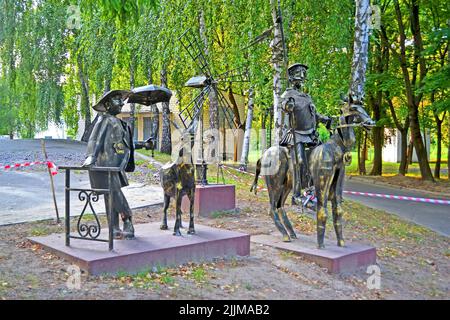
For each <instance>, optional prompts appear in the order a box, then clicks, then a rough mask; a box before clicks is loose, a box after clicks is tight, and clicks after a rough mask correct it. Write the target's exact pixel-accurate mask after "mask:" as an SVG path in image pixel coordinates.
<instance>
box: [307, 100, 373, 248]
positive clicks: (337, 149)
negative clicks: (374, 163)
mask: <svg viewBox="0 0 450 320" xmlns="http://www.w3.org/2000/svg"><path fill="white" fill-rule="evenodd" d="M374 125H375V122H374V121H373V120H372V119H371V118H370V117H369V116H368V115H367V113H366V111H365V110H364V108H363V107H362V104H358V103H353V102H352V101H350V102H349V103H348V104H345V105H344V106H343V107H342V109H341V116H340V117H339V124H338V126H337V127H336V128H335V129H334V132H333V135H332V136H331V138H330V139H329V140H328V141H327V142H326V143H324V144H322V145H320V146H318V147H316V148H315V149H313V150H312V152H311V155H310V157H309V171H310V173H311V176H312V180H313V184H314V189H315V196H316V198H317V206H316V214H317V243H318V247H319V248H324V247H325V245H324V238H325V225H326V222H327V217H328V208H327V203H328V200H330V201H331V208H332V214H333V224H334V229H335V231H336V237H337V245H338V246H340V247H342V246H344V238H343V236H342V215H343V210H342V208H341V203H342V192H343V187H344V177H345V165H346V164H349V163H350V162H351V153H350V151H351V150H352V148H353V146H354V145H355V142H356V138H355V131H354V129H353V128H354V127H355V126H362V127H363V128H365V129H366V130H369V129H370V128H371V127H372V126H374Z"/></svg>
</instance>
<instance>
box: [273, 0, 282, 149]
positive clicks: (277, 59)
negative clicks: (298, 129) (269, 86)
mask: <svg viewBox="0 0 450 320" xmlns="http://www.w3.org/2000/svg"><path fill="white" fill-rule="evenodd" d="M270 7H271V10H272V20H273V26H274V28H273V39H272V41H271V42H270V48H271V49H272V65H273V69H274V74H273V120H274V127H273V130H274V139H273V145H278V144H279V142H280V140H281V135H282V130H281V129H282V124H281V90H282V88H281V75H282V71H283V59H284V55H283V39H282V36H281V25H280V23H279V19H278V10H277V2H276V0H270Z"/></svg>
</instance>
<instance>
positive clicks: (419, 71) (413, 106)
mask: <svg viewBox="0 0 450 320" xmlns="http://www.w3.org/2000/svg"><path fill="white" fill-rule="evenodd" d="M394 7H395V15H396V19H397V25H398V32H399V46H400V52H398V51H397V50H396V48H395V47H394V46H389V48H390V49H391V51H392V53H393V55H394V56H396V57H397V58H398V59H399V61H400V66H401V71H402V74H403V79H404V84H405V92H406V97H407V104H408V110H409V121H410V128H411V136H412V140H413V144H414V149H415V150H416V154H417V158H418V160H419V167H420V173H421V175H422V179H424V180H430V181H434V179H433V175H432V173H431V169H430V165H429V163H428V157H427V151H426V149H425V146H424V143H423V139H422V135H421V130H420V124H419V104H420V101H421V100H422V97H423V94H422V93H416V92H415V90H414V89H415V87H416V86H420V85H422V81H423V80H424V78H425V76H426V73H427V69H426V64H425V59H424V57H423V55H422V52H423V41H422V34H421V30H420V20H419V2H418V1H417V0H411V3H410V4H407V5H406V8H407V10H408V14H409V19H410V21H409V23H410V26H411V34H412V37H413V39H414V45H413V63H412V65H411V69H412V70H411V71H410V69H409V68H408V61H407V55H406V39H407V37H406V30H405V23H404V21H403V13H402V11H401V8H400V4H399V2H398V0H394Z"/></svg>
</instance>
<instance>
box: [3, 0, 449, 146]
mask: <svg viewBox="0 0 450 320" xmlns="http://www.w3.org/2000/svg"><path fill="white" fill-rule="evenodd" d="M373 4H376V5H379V6H380V7H381V13H382V16H381V22H382V27H383V28H384V30H385V32H386V35H387V37H388V39H389V40H390V41H391V42H392V43H390V44H389V45H393V46H394V47H395V46H397V48H398V39H397V38H398V37H397V36H396V35H398V25H397V21H396V15H395V10H394V5H393V3H392V1H388V0H380V1H374V2H373ZM70 5H75V6H77V7H78V8H79V9H80V14H81V16H80V19H81V28H80V29H76V28H75V29H70V28H69V27H68V25H67V19H68V17H69V16H68V15H69V12H68V11H67V9H68V8H69V6H70ZM0 9H1V10H0V90H1V92H2V94H1V96H0V134H10V133H19V134H20V135H21V136H22V137H33V135H34V133H35V132H36V131H38V130H43V129H45V128H46V127H47V124H48V123H49V122H55V123H59V122H61V121H64V122H65V123H66V125H67V126H68V127H69V136H71V137H75V135H76V132H77V127H78V120H79V118H80V116H85V114H86V111H89V106H87V110H86V109H85V107H86V106H84V104H83V103H84V102H83V103H81V104H80V100H81V97H82V86H81V78H82V77H84V79H85V81H86V84H87V89H88V92H87V94H88V97H87V98H88V99H89V104H91V105H92V104H93V103H95V101H96V100H98V98H99V97H100V96H101V95H102V94H103V92H104V91H105V90H107V89H116V88H129V87H130V73H131V71H133V73H134V84H135V86H141V85H144V84H146V83H148V82H153V83H159V72H160V71H161V70H162V69H164V70H166V72H167V75H168V86H169V87H170V88H171V89H172V90H174V91H176V93H177V98H178V99H179V101H180V103H181V104H186V103H187V102H188V101H189V100H190V99H192V97H193V95H195V94H196V90H192V89H189V88H184V83H185V82H186V80H187V79H189V78H190V77H192V76H194V75H197V74H198V73H199V70H197V69H196V68H197V66H195V64H194V63H193V61H192V58H191V57H190V56H189V55H188V54H187V53H186V51H185V50H184V48H182V46H181V43H180V41H178V38H179V36H180V35H181V34H182V33H183V32H184V31H185V30H186V29H187V28H191V29H192V31H193V32H194V33H195V34H196V35H197V37H198V38H199V40H200V34H199V17H200V15H201V13H203V15H204V17H205V27H206V32H205V35H206V42H207V50H208V56H207V59H208V61H209V64H210V66H211V69H212V73H213V75H217V74H220V73H222V72H225V71H227V70H230V69H235V68H242V67H245V68H248V70H249V73H250V80H251V83H250V84H247V83H237V84H235V85H234V86H233V91H234V93H238V94H242V95H245V94H246V92H247V90H248V88H249V86H250V85H251V86H253V87H254V91H255V99H254V101H255V108H254V123H253V128H255V129H256V130H259V129H260V127H261V119H264V117H265V119H266V126H267V127H269V126H270V124H269V123H268V122H269V119H270V117H266V116H267V110H270V109H272V102H273V93H272V86H273V83H272V82H273V79H272V74H273V69H272V65H271V49H270V47H269V43H270V40H271V37H272V36H271V33H270V32H269V33H268V35H269V36H268V37H267V38H266V39H265V40H262V41H260V42H259V43H256V44H254V45H252V46H249V44H250V43H251V42H252V41H253V40H254V39H255V38H257V37H258V36H259V35H261V34H263V33H264V32H265V31H267V30H268V29H269V28H271V26H272V16H271V10H270V2H269V1H260V0H233V1H232V0H189V1H186V0H101V1H94V0H86V1H75V0H64V1H56V0H38V1H34V0H17V1H8V0H0ZM281 9H282V13H283V23H284V31H285V37H286V40H287V49H288V60H289V63H294V62H301V63H305V64H307V65H308V66H309V69H308V81H307V83H306V87H307V91H308V92H309V94H311V96H312V97H313V100H314V102H315V104H316V106H317V108H318V110H319V111H320V112H321V113H324V114H330V115H336V114H338V106H339V99H340V94H346V93H347V90H348V87H349V81H350V66H351V57H352V50H353V35H354V11H355V3H354V1H352V0H345V1H337V0H326V1H307V0H298V1H292V0H281ZM400 9H401V11H402V14H403V17H404V23H405V26H406V29H407V33H409V32H410V31H409V29H410V25H409V20H408V19H409V16H408V12H409V11H408V10H409V9H408V6H407V5H406V4H404V3H401V5H400ZM449 18H450V13H449V10H448V7H447V6H446V4H445V3H444V2H442V1H438V0H428V1H423V2H420V19H421V31H422V37H423V39H424V52H423V53H422V55H423V56H424V57H425V58H426V62H427V69H428V73H427V76H426V78H425V79H423V81H418V82H417V83H416V85H415V87H414V90H416V92H417V93H422V94H423V95H424V97H425V98H424V99H423V100H425V101H426V102H427V103H426V106H428V107H426V108H424V111H423V112H422V113H421V118H423V119H421V121H422V124H423V125H427V126H433V121H434V120H433V119H434V118H433V117H432V114H433V112H438V113H441V112H443V111H446V110H449V105H450V103H449V102H450V93H449V91H450V90H449V89H448V88H449V87H450V76H449V75H450V70H449V64H448V58H447V57H446V55H445V52H448V39H449V33H450V32H449V27H448V25H447V20H448V19H449ZM408 36H410V34H408ZM381 39H382V36H381V31H380V30H373V31H372V36H371V39H370V49H369V51H370V63H369V64H370V65H371V66H374V65H375V62H376V59H377V58H378V57H379V55H378V53H377V50H378V49H377V48H381V47H382V43H381ZM390 51H392V50H390ZM406 51H407V52H406V53H407V58H408V61H407V64H408V66H407V67H408V69H409V71H410V72H413V70H414V68H415V63H414V59H415V58H414V56H413V46H412V45H408V46H407V48H406ZM388 65H389V66H388V68H386V69H385V70H384V71H383V72H382V73H378V72H376V71H375V70H374V68H370V70H369V71H368V75H367V84H366V92H367V96H370V95H371V94H372V95H375V94H376V93H377V92H382V94H383V96H384V95H386V94H389V97H390V98H391V99H392V101H393V102H394V105H395V111H396V113H397V116H398V118H399V119H400V120H401V121H403V120H404V118H405V117H406V115H407V108H406V104H407V100H406V95H405V88H404V79H403V76H402V73H401V69H400V68H401V65H400V63H399V61H398V59H397V57H396V56H395V55H393V54H392V52H391V54H390V56H389V57H388ZM431 93H434V97H435V101H434V103H433V104H431V103H428V102H429V100H430V98H429V97H430V95H431ZM382 104H383V106H382V109H383V110H389V108H388V106H387V102H386V101H385V100H384V98H383V102H382ZM80 105H81V108H80ZM244 120H245V119H241V121H242V122H243V121H244ZM378 124H379V125H389V126H392V125H393V121H392V116H391V113H390V112H389V111H386V112H385V115H382V116H381V120H379V123H378ZM320 133H321V137H322V139H323V140H326V137H327V132H326V130H325V129H324V128H322V129H320Z"/></svg>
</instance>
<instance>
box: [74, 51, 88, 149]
mask: <svg viewBox="0 0 450 320" xmlns="http://www.w3.org/2000/svg"><path fill="white" fill-rule="evenodd" d="M77 68H78V79H79V80H80V84H81V110H83V112H84V117H85V118H84V133H83V138H84V137H85V136H87V135H89V130H90V127H91V106H90V103H89V84H88V79H87V76H86V75H85V73H84V70H83V58H82V57H81V54H79V55H78V56H77ZM87 138H89V137H87ZM83 141H85V140H83ZM86 141H87V140H86Z"/></svg>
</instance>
